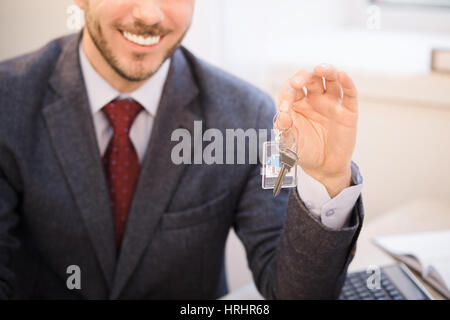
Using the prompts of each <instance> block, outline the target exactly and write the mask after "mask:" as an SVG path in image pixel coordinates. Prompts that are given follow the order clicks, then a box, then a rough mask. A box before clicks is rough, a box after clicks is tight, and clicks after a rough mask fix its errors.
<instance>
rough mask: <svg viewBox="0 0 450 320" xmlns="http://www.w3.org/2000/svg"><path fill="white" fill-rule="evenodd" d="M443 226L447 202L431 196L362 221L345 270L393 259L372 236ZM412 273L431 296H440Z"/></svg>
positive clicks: (448, 218) (447, 222)
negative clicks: (435, 199)
mask: <svg viewBox="0 0 450 320" xmlns="http://www.w3.org/2000/svg"><path fill="white" fill-rule="evenodd" d="M443 229H450V202H449V203H439V202H436V201H433V200H432V199H419V200H415V201H412V202H410V203H408V204H406V205H403V206H401V207H398V208H395V209H393V210H391V211H389V212H387V213H385V214H383V215H381V216H379V217H376V218H374V219H373V220H370V221H368V222H367V223H365V224H364V226H363V228H362V231H361V234H360V236H359V240H358V246H357V249H356V255H355V258H354V259H353V261H352V263H351V264H350V267H349V271H350V272H351V271H357V270H365V269H366V268H367V267H368V266H370V265H379V266H383V265H386V264H391V263H393V262H395V260H394V259H393V258H392V257H391V256H389V255H388V254H386V253H385V252H383V251H382V250H380V249H379V248H378V247H377V246H375V245H374V244H373V243H372V241H371V239H372V238H373V237H376V236H384V235H392V234H401V233H412V232H422V231H424V232H425V231H437V230H443ZM413 273H414V275H415V276H416V277H417V279H418V280H419V281H420V282H421V283H422V284H423V285H424V286H425V288H426V289H427V290H428V291H429V292H430V293H431V295H432V296H433V298H435V299H443V297H442V296H441V295H440V294H439V293H437V292H436V291H435V290H434V289H433V288H431V287H430V286H428V284H426V282H424V281H422V280H421V278H420V276H419V275H418V274H417V273H415V272H413Z"/></svg>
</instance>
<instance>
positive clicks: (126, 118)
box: [102, 100, 142, 249]
mask: <svg viewBox="0 0 450 320" xmlns="http://www.w3.org/2000/svg"><path fill="white" fill-rule="evenodd" d="M102 110H103V112H104V113H105V115H106V117H107V118H108V121H109V123H110V124H111V126H112V128H113V130H114V134H113V136H112V138H111V140H110V142H109V144H108V147H107V149H106V152H105V154H104V156H103V165H104V168H105V172H106V178H107V181H108V186H109V194H110V198H111V205H112V210H113V214H114V225H115V234H116V243H117V249H119V248H120V244H121V242H122V236H123V232H124V229H125V225H126V221H127V217H128V213H129V210H130V206H131V201H132V199H133V194H134V189H135V187H136V182H137V179H138V176H139V158H138V155H137V153H136V149H135V148H134V146H133V143H132V141H131V139H130V137H129V131H130V128H131V125H132V124H133V121H134V120H135V118H136V116H137V115H138V114H139V112H140V111H141V110H142V106H141V105H140V104H138V103H137V102H135V101H133V100H114V101H112V102H110V103H108V104H107V105H106V106H105V107H103V109H102Z"/></svg>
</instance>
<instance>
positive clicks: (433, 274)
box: [373, 230, 450, 299]
mask: <svg viewBox="0 0 450 320" xmlns="http://www.w3.org/2000/svg"><path fill="white" fill-rule="evenodd" d="M373 242H374V244H375V245H377V246H379V247H380V248H381V249H383V250H384V251H386V252H387V253H388V254H390V255H391V256H393V257H394V258H396V259H398V260H400V261H402V262H403V263H405V264H406V265H408V266H409V267H410V268H412V269H414V270H415V271H417V272H418V273H420V274H421V275H422V278H423V279H424V280H425V281H427V282H428V283H429V284H430V285H431V286H433V287H434V288H435V289H436V290H437V291H439V292H440V293H441V294H443V295H444V296H445V297H446V298H447V299H450V230H443V231H435V232H421V233H413V234H402V235H391V236H383V237H376V238H374V239H373Z"/></svg>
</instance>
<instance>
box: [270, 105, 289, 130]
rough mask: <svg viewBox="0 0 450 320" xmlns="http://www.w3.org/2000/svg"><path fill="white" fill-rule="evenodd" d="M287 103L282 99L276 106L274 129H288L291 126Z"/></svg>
mask: <svg viewBox="0 0 450 320" xmlns="http://www.w3.org/2000/svg"><path fill="white" fill-rule="evenodd" d="M289 109H290V107H289V103H288V102H287V101H285V100H284V101H282V102H281V103H280V106H279V107H278V115H277V119H276V121H275V123H274V129H278V130H281V131H284V130H288V129H289V128H290V127H291V126H292V118H291V115H290V112H289Z"/></svg>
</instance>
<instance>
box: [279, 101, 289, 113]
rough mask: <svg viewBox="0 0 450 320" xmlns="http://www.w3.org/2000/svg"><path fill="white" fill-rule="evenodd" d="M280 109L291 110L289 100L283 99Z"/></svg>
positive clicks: (283, 110)
mask: <svg viewBox="0 0 450 320" xmlns="http://www.w3.org/2000/svg"><path fill="white" fill-rule="evenodd" d="M280 111H282V112H288V111H289V102H287V101H286V100H284V101H282V102H281V104H280Z"/></svg>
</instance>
